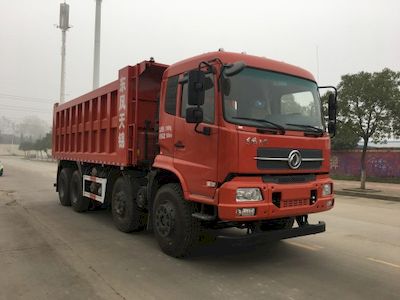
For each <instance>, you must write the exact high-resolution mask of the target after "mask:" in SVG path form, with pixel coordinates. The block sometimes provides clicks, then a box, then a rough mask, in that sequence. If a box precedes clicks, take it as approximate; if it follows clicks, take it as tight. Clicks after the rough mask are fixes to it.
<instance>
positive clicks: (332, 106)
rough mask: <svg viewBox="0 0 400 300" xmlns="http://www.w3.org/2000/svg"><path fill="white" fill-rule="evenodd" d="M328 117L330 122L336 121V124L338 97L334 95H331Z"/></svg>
mask: <svg viewBox="0 0 400 300" xmlns="http://www.w3.org/2000/svg"><path fill="white" fill-rule="evenodd" d="M328 116H329V120H330V121H335V123H336V97H335V95H334V94H329V98H328Z"/></svg>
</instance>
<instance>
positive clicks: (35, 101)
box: [0, 96, 53, 105]
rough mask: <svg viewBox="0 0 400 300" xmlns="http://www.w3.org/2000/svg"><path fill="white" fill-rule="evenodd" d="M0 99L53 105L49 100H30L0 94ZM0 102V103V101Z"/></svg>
mask: <svg viewBox="0 0 400 300" xmlns="http://www.w3.org/2000/svg"><path fill="white" fill-rule="evenodd" d="M0 101H20V102H24V103H32V104H35V105H36V104H44V105H53V104H52V103H50V102H43V101H41V100H34V99H33V100H32V99H18V98H2V97H1V96H0ZM0 104H1V103H0Z"/></svg>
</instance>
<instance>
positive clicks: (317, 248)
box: [287, 241, 323, 251]
mask: <svg viewBox="0 0 400 300" xmlns="http://www.w3.org/2000/svg"><path fill="white" fill-rule="evenodd" d="M287 243H288V244H291V245H293V246H296V247H300V248H304V249H307V250H311V251H318V250H320V249H322V248H323V247H321V246H317V245H314V246H310V245H306V244H302V243H298V242H293V241H290V242H289V241H288V242H287Z"/></svg>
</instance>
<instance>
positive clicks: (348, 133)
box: [321, 92, 360, 150]
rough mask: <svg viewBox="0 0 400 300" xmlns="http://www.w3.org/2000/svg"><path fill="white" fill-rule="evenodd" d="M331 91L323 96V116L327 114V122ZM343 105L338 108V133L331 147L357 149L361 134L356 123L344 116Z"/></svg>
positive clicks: (326, 121) (326, 119) (332, 140)
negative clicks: (358, 132)
mask: <svg viewBox="0 0 400 300" xmlns="http://www.w3.org/2000/svg"><path fill="white" fill-rule="evenodd" d="M329 94H330V92H328V93H326V94H325V95H323V96H322V97H321V102H322V109H323V116H325V123H326V124H327V123H328V117H327V116H328V98H329ZM341 108H342V106H341V105H340V104H339V105H338V108H337V113H338V117H337V124H336V135H335V137H334V138H333V139H331V147H332V149H333V150H348V149H355V148H356V147H357V144H358V142H359V141H360V136H359V135H358V134H357V131H356V124H354V123H353V122H351V121H350V120H348V118H347V119H346V118H343V117H342V115H343V113H342V109H341Z"/></svg>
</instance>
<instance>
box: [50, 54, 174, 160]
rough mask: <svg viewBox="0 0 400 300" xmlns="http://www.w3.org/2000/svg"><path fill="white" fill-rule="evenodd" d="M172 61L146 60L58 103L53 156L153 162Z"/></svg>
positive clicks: (55, 113)
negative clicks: (160, 103) (161, 101)
mask: <svg viewBox="0 0 400 300" xmlns="http://www.w3.org/2000/svg"><path fill="white" fill-rule="evenodd" d="M167 67H168V66H166V65H163V64H158V63H154V62H150V61H144V62H142V63H139V64H137V65H135V66H127V67H125V68H123V69H121V70H120V71H119V77H118V80H116V81H114V82H111V83H109V84H107V85H105V86H103V87H100V88H98V89H96V90H94V91H92V92H90V93H88V94H85V95H83V96H81V97H79V98H76V99H74V100H71V101H69V102H66V103H63V104H55V105H54V113H53V157H54V158H56V159H59V160H73V161H81V162H91V163H99V164H106V165H118V166H136V165H141V164H146V163H151V161H152V160H153V159H154V156H155V155H156V151H157V147H156V134H155V128H156V121H157V119H158V116H157V106H158V99H159V95H160V86H161V80H162V75H163V72H164V70H165V69H166V68H167Z"/></svg>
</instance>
